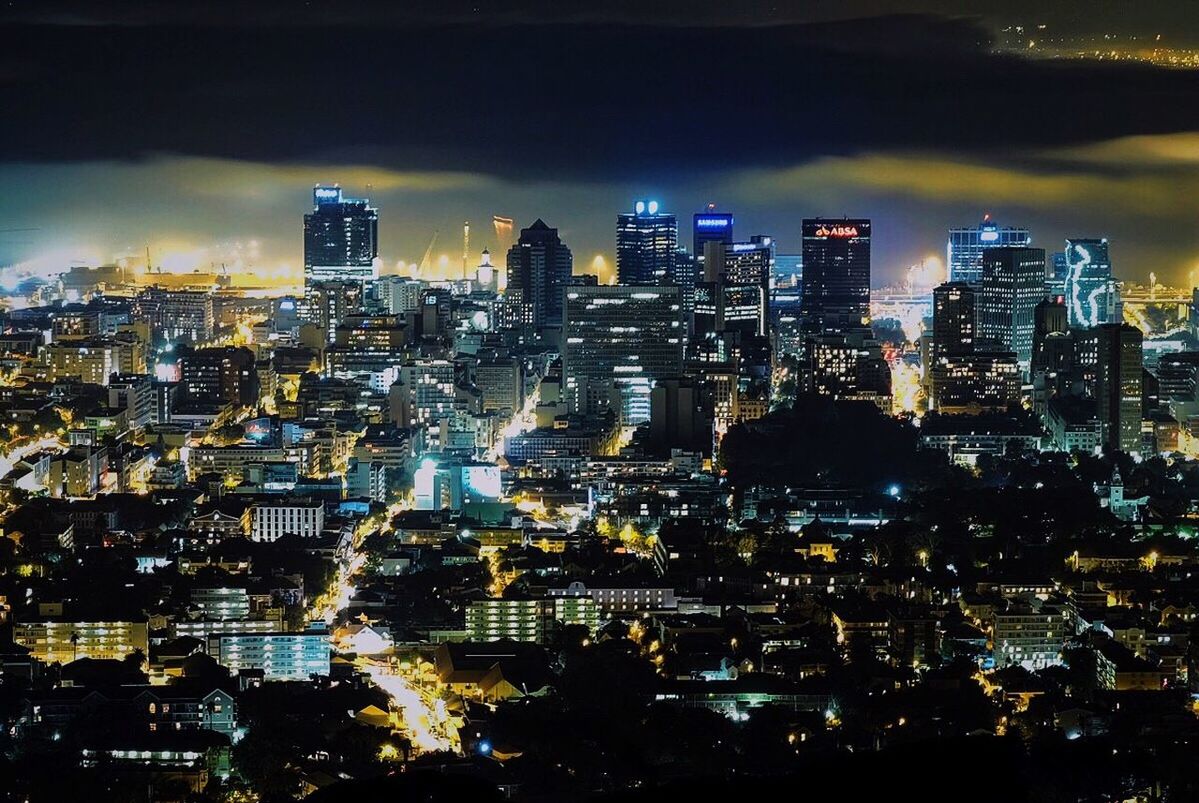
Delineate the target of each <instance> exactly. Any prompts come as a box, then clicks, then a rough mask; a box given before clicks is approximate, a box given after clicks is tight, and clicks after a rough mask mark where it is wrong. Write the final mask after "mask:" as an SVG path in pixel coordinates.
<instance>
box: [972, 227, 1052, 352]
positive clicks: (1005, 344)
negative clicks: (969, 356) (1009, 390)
mask: <svg viewBox="0 0 1199 803" xmlns="http://www.w3.org/2000/svg"><path fill="white" fill-rule="evenodd" d="M1044 298H1045V250H1044V249H1042V248H988V249H987V250H986V251H985V252H984V255H983V277H982V288H981V290H980V292H979V296H978V302H977V305H978V340H979V344H980V345H981V346H982V348H983V349H985V350H992V351H994V350H998V351H1012V352H1015V354H1016V359H1017V360H1018V361H1019V363H1020V367H1021V368H1022V369H1023V370H1024V371H1028V368H1029V363H1030V362H1031V360H1032V341H1033V331H1034V329H1035V315H1034V311H1035V310H1036V307H1037V304H1039V303H1040V302H1041V301H1042V300H1043V299H1044Z"/></svg>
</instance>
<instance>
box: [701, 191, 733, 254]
mask: <svg viewBox="0 0 1199 803" xmlns="http://www.w3.org/2000/svg"><path fill="white" fill-rule="evenodd" d="M732 242H733V213H732V212H717V211H716V204H708V208H707V209H705V210H704V211H703V212H696V213H695V214H694V215H693V216H692V218H691V247H692V249H693V250H692V251H691V253H692V254H693V255H694V256H695V258H696V259H698V260H700V261H701V262H702V261H703V258H704V244H705V243H728V244H730V245H731V244H732Z"/></svg>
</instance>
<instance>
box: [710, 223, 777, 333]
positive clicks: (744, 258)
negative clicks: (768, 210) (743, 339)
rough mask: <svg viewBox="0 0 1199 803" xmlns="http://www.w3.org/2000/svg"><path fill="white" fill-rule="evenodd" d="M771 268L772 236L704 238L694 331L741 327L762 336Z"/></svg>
mask: <svg viewBox="0 0 1199 803" xmlns="http://www.w3.org/2000/svg"><path fill="white" fill-rule="evenodd" d="M773 269H774V240H773V238H771V237H765V236H761V235H759V236H755V237H753V238H751V240H750V241H749V242H747V243H725V242H723V241H720V240H709V241H708V242H706V243H705V244H704V262H703V280H702V281H701V282H700V283H699V285H697V294H696V298H697V302H696V307H695V313H696V321H695V324H696V325H695V331H696V333H697V334H707V333H708V332H729V331H740V332H744V333H746V334H751V335H763V336H764V335H765V334H766V327H767V322H768V321H769V319H770V277H771V274H772V272H773Z"/></svg>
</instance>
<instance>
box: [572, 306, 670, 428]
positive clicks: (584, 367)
mask: <svg viewBox="0 0 1199 803" xmlns="http://www.w3.org/2000/svg"><path fill="white" fill-rule="evenodd" d="M565 314H566V322H565V324H564V325H563V332H562V376H563V379H564V383H565V389H566V398H567V403H568V405H569V407H570V410H571V411H572V412H575V413H581V414H594V413H599V412H602V411H603V410H604V409H605V408H607V407H609V406H610V405H611V404H612V403H613V401H614V399H613V396H614V392H615V393H618V394H619V403H620V405H621V410H620V414H621V419H622V421H623V422H624V423H625V424H640V423H643V422H645V421H648V420H649V413H650V391H651V390H652V388H653V384H654V382H655V381H656V380H659V379H663V378H666V377H670V376H678V375H679V374H680V373H681V371H682V366H683V335H684V327H683V315H682V304H681V302H680V292H679V288H678V287H674V286H637V287H623V286H616V287H613V286H603V285H598V286H597V285H590V286H585V285H572V286H571V287H570V288H569V289H568V290H567V292H566V313H565Z"/></svg>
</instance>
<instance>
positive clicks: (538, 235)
mask: <svg viewBox="0 0 1199 803" xmlns="http://www.w3.org/2000/svg"><path fill="white" fill-rule="evenodd" d="M573 268H574V258H573V257H572V256H571V253H570V249H569V248H567V247H566V244H565V243H563V242H562V240H561V238H559V237H558V230H557V229H551V228H550V227H549V226H547V225H546V224H545V221H543V220H542V219H541V218H538V219H537V220H535V221H534V222H533V225H532V226H529V227H528V228H527V229H521V230H520V239H519V240H517V241H516V244H515V245H513V246H512V247H511V248H510V249H508V292H509V293H510V294H511V293H513V291H517V292H518V293H519V295H520V298H521V313H522V316H521V317H522V320H521V323H524V324H526V325H530V326H535V327H540V326H561V325H562V292H563V289H564V288H565V287H566V285H567V284H569V283H570V274H571V271H572V270H573Z"/></svg>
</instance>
